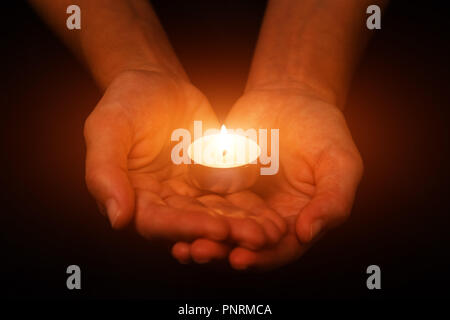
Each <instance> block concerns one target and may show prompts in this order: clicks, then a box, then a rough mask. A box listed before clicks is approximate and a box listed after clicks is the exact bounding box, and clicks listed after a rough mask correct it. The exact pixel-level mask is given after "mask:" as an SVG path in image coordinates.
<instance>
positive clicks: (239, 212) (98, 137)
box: [85, 71, 286, 262]
mask: <svg viewBox="0 0 450 320" xmlns="http://www.w3.org/2000/svg"><path fill="white" fill-rule="evenodd" d="M194 120H202V121H203V129H204V130H205V129H207V128H219V123H218V121H217V119H216V116H215V114H214V112H213V110H212V108H211V107H210V105H209V103H208V101H207V99H206V98H205V97H204V95H203V94H201V93H200V92H199V91H198V90H197V89H196V88H195V87H194V86H192V85H191V84H190V83H188V82H187V81H186V80H184V79H181V78H179V77H177V76H173V75H169V74H165V73H161V72H153V71H127V72H124V73H122V74H120V75H118V76H117V77H116V78H115V80H113V81H112V83H111V84H110V85H109V87H108V89H107V90H106V92H105V94H104V96H103V98H102V99H101V101H100V102H99V103H98V105H97V106H96V108H95V109H94V111H93V112H92V113H91V114H90V116H89V117H88V119H87V120H86V124H85V139H86V144H87V157H86V182H87V185H88V189H89V191H90V192H91V193H92V195H93V196H94V198H95V199H96V201H97V203H98V205H99V207H100V210H101V211H102V212H105V213H107V216H108V218H109V221H110V222H111V225H112V226H113V228H121V227H123V226H125V225H127V224H128V223H129V222H130V221H131V220H132V218H133V216H134V218H135V224H136V228H137V230H138V232H139V233H140V234H141V235H143V236H144V237H146V238H163V239H169V240H172V241H192V240H195V239H197V238H207V239H211V240H217V241H226V242H229V243H234V244H237V245H240V246H243V247H246V248H249V249H258V248H261V247H264V246H265V245H266V244H270V243H276V242H277V241H278V240H279V239H280V238H281V236H282V234H283V233H284V231H285V230H286V226H285V223H284V221H283V219H282V218H281V217H279V216H278V215H277V214H276V213H275V212H274V211H273V210H271V209H269V208H258V210H249V209H245V208H242V207H238V206H236V204H235V203H233V202H232V201H230V200H229V199H225V198H223V197H219V196H217V195H212V194H206V193H205V192H201V191H200V190H197V189H195V188H193V187H192V186H191V185H189V183H187V182H186V179H185V170H186V166H183V165H178V166H176V165H174V164H173V163H172V162H171V158H170V151H171V150H170V149H171V142H170V137H171V133H172V131H173V130H174V129H176V128H186V129H190V128H192V126H193V121H194ZM179 250H181V252H179V253H180V256H183V255H185V256H189V252H183V250H184V249H183V247H182V246H181V247H179ZM180 260H182V259H180ZM205 262H206V261H205Z"/></svg>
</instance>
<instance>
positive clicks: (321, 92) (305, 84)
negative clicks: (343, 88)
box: [245, 79, 343, 109]
mask: <svg viewBox="0 0 450 320" xmlns="http://www.w3.org/2000/svg"><path fill="white" fill-rule="evenodd" d="M252 91H265V92H274V93H277V94H280V93H289V94H297V95H302V96H308V97H310V98H313V99H317V100H321V101H323V102H325V103H327V104H329V105H334V106H337V107H338V108H340V109H341V104H342V103H343V102H341V101H340V100H342V98H340V97H339V95H338V93H337V91H336V90H334V89H332V88H329V87H325V86H322V85H319V84H315V83H312V82H309V81H305V80H300V79H299V80H294V79H280V80H276V79H272V80H270V81H255V82H249V83H247V86H246V88H245V92H246V93H248V92H252Z"/></svg>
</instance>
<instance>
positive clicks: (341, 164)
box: [296, 150, 363, 243]
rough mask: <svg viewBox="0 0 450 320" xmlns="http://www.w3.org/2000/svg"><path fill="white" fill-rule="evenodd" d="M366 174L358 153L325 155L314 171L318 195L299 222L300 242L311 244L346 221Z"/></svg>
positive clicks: (330, 153)
mask: <svg viewBox="0 0 450 320" xmlns="http://www.w3.org/2000/svg"><path fill="white" fill-rule="evenodd" d="M362 171H363V166H362V161H361V158H360V157H359V155H358V154H356V153H354V152H352V153H351V152H347V151H343V150H332V151H330V152H327V153H326V154H324V155H323V156H322V158H321V160H320V161H319V163H318V164H317V166H316V168H315V170H314V176H315V181H316V182H315V183H316V192H315V194H314V196H313V198H312V199H311V201H310V202H309V203H308V204H307V205H306V206H305V208H304V209H303V210H302V211H301V212H300V214H299V217H298V220H297V228H296V231H297V236H298V237H299V239H300V241H302V242H303V243H308V242H311V241H312V240H313V239H314V238H315V237H317V236H318V235H319V234H320V233H321V232H323V231H325V230H326V229H329V228H332V227H334V226H337V225H339V224H340V223H342V222H343V221H345V219H346V218H347V217H348V216H349V215H350V211H351V208H352V205H353V200H354V197H355V192H356V189H357V187H358V183H359V181H360V180H361V176H362Z"/></svg>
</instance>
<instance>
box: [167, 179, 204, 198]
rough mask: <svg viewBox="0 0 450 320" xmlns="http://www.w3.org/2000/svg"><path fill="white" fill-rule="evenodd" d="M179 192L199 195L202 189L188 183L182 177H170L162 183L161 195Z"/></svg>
mask: <svg viewBox="0 0 450 320" xmlns="http://www.w3.org/2000/svg"><path fill="white" fill-rule="evenodd" d="M174 194H178V195H182V196H188V197H192V198H194V197H198V196H200V195H201V191H200V190H198V189H196V188H194V187H192V186H191V185H189V184H187V183H186V182H185V181H183V180H181V179H169V180H166V181H164V182H163V183H162V190H161V197H162V198H166V197H169V196H171V195H174Z"/></svg>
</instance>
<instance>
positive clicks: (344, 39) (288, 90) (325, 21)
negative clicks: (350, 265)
mask: <svg viewBox="0 0 450 320" xmlns="http://www.w3.org/2000/svg"><path fill="white" fill-rule="evenodd" d="M385 3H386V1H373V0H370V1H366V0H364V1H362V0H348V1H320V0H304V1H291V0H277V1H269V4H268V7H267V10H266V14H265V18H264V22H263V26H262V29H261V33H260V37H259V40H258V45H257V48H256V52H255V56H254V60H253V63H252V68H251V72H250V75H249V79H248V82H247V86H246V90H245V93H244V95H243V96H242V97H241V98H240V99H239V100H238V101H237V102H236V104H235V105H234V106H233V108H232V110H231V112H230V114H229V115H228V118H227V126H228V127H230V128H235V127H237V128H267V129H279V130H280V153H279V154H280V164H281V170H280V172H279V173H278V174H277V175H276V176H263V177H261V178H260V181H259V183H258V184H257V186H255V188H254V189H253V191H254V192H255V193H256V194H258V195H259V196H260V197H261V198H262V199H264V201H265V202H266V204H267V205H268V206H269V207H270V208H272V209H273V210H275V211H276V212H277V213H279V214H280V215H281V216H283V217H284V219H285V220H286V223H287V224H288V232H287V234H286V235H285V236H284V237H283V238H282V239H281V241H280V242H279V243H278V244H275V245H274V246H272V247H270V248H265V249H262V250H249V249H247V248H242V247H239V246H230V245H229V244H226V243H221V242H217V241H211V240H208V239H198V240H196V241H194V242H191V243H188V242H178V243H177V244H175V246H174V247H173V249H172V254H173V255H174V257H175V258H177V259H179V260H183V261H189V260H193V261H195V262H199V261H198V259H197V256H201V261H200V262H204V261H211V260H215V259H228V260H229V262H230V264H231V266H232V267H233V268H235V269H241V270H242V269H248V268H255V269H271V268H276V267H280V266H282V265H285V264H287V263H289V262H292V261H294V260H295V259H298V258H299V257H300V256H301V255H302V254H303V253H304V252H305V251H306V250H307V249H308V248H309V247H310V246H311V244H312V243H313V242H314V241H316V240H317V239H318V238H320V237H321V236H322V235H323V234H324V233H325V232H326V231H327V230H330V229H331V228H333V227H336V226H338V225H339V224H341V223H342V222H343V221H345V220H346V219H347V218H348V216H349V214H350V211H351V208H352V204H353V200H354V197H355V193H356V189H357V186H358V183H359V181H360V179H361V176H362V173H363V163H362V159H361V156H360V154H359V152H358V150H357V148H356V146H355V144H354V142H353V139H352V137H351V134H350V131H349V130H348V127H347V124H346V122H345V118H344V116H343V113H342V110H343V107H344V106H345V101H346V95H347V92H348V88H349V86H350V82H351V78H352V74H353V71H354V69H355V67H356V65H357V62H358V60H359V57H360V55H361V53H362V52H363V49H364V47H365V45H366V43H367V41H368V39H369V37H370V31H368V30H367V28H366V27H365V21H366V18H367V15H366V8H367V7H368V6H369V5H371V4H377V5H379V6H380V7H383V6H384V5H385ZM337 13H338V14H337ZM186 253H189V254H186Z"/></svg>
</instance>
